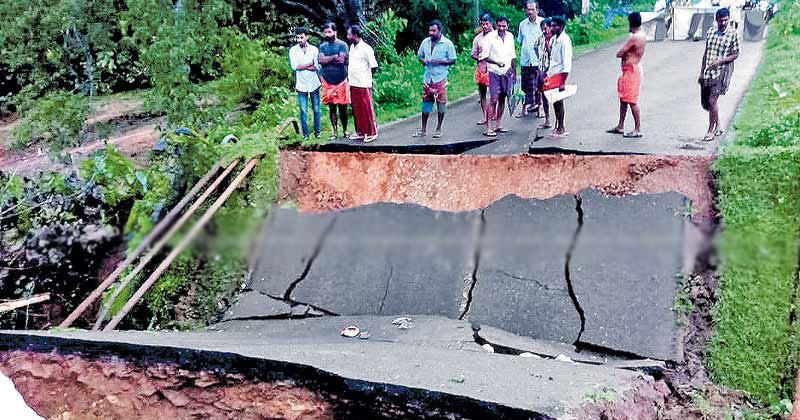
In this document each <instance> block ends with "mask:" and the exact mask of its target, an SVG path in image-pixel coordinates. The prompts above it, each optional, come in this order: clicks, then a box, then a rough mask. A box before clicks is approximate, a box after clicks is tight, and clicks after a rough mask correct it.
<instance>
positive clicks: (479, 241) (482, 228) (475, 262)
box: [458, 209, 486, 320]
mask: <svg viewBox="0 0 800 420" xmlns="http://www.w3.org/2000/svg"><path fill="white" fill-rule="evenodd" d="M485 232H486V209H481V217H480V225H479V227H478V237H477V238H476V240H475V253H474V254H473V255H472V273H471V274H470V278H469V280H470V284H469V287H468V288H467V291H466V299H467V301H466V303H465V304H464V310H463V311H462V312H461V315H459V317H458V319H460V320H463V319H464V318H465V317H466V316H467V314H468V313H469V308H470V306H472V293H473V292H474V291H475V285H476V284H477V283H478V267H479V266H480V261H481V246H482V245H483V235H484V233H485Z"/></svg>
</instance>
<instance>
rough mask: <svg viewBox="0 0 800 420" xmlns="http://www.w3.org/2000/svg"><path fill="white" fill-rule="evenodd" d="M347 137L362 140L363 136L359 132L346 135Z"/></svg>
mask: <svg viewBox="0 0 800 420" xmlns="http://www.w3.org/2000/svg"><path fill="white" fill-rule="evenodd" d="M347 138H348V139H350V140H352V141H359V140H364V136H362V135H361V134H351V135H349V136H347Z"/></svg>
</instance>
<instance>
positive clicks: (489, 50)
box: [478, 31, 517, 75]
mask: <svg viewBox="0 0 800 420" xmlns="http://www.w3.org/2000/svg"><path fill="white" fill-rule="evenodd" d="M485 47H486V48H485V49H484V51H482V52H481V55H480V56H479V57H478V58H479V59H481V60H484V59H486V58H490V59H491V60H492V61H494V62H497V63H503V64H505V65H504V66H503V67H500V66H498V65H496V64H491V63H489V64H488V65H487V68H488V69H489V72H491V73H494V74H499V75H504V74H506V73H507V72H508V69H510V68H511V62H512V61H513V60H514V59H515V58H517V52H516V50H515V49H514V35H513V34H512V33H511V32H508V31H506V36H505V38H500V35H498V33H497V31H494V32H492V33H491V34H489V35H487V36H486V43H485Z"/></svg>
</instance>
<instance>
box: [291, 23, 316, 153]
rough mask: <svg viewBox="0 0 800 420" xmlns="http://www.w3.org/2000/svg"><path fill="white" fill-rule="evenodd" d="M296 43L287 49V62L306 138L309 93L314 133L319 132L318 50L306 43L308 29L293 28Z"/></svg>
mask: <svg viewBox="0 0 800 420" xmlns="http://www.w3.org/2000/svg"><path fill="white" fill-rule="evenodd" d="M295 37H296V39H297V45H295V46H293V47H292V48H290V49H289V64H290V65H291V66H292V71H294V74H295V90H297V104H298V105H299V106H300V126H301V127H303V137H306V138H308V123H307V122H306V114H307V113H308V96H309V94H310V95H311V108H312V111H313V113H314V135H315V136H316V137H319V133H320V122H319V119H320V115H319V114H320V111H319V87H320V86H321V83H320V81H319V75H318V74H317V70H318V69H319V50H318V49H317V47H315V46H313V45H311V44H309V43H308V31H307V30H306V28H303V27H300V28H297V30H295Z"/></svg>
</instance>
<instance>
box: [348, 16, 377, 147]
mask: <svg viewBox="0 0 800 420" xmlns="http://www.w3.org/2000/svg"><path fill="white" fill-rule="evenodd" d="M347 40H348V41H350V54H349V58H350V61H349V62H348V65H347V77H348V82H349V83H350V103H351V106H352V107H353V120H355V121H354V122H355V126H356V134H354V135H352V136H350V139H351V140H363V141H364V142H365V143H369V142H371V141H373V140H375V139H376V138H377V137H378V126H377V124H376V123H375V111H374V109H373V106H372V72H373V71H374V70H375V69H376V68H378V61H377V60H376V59H375V51H373V50H372V47H370V46H369V45H367V43H366V42H364V40H363V39H362V35H361V27H360V26H358V25H353V26H351V27H350V28H348V29H347Z"/></svg>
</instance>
